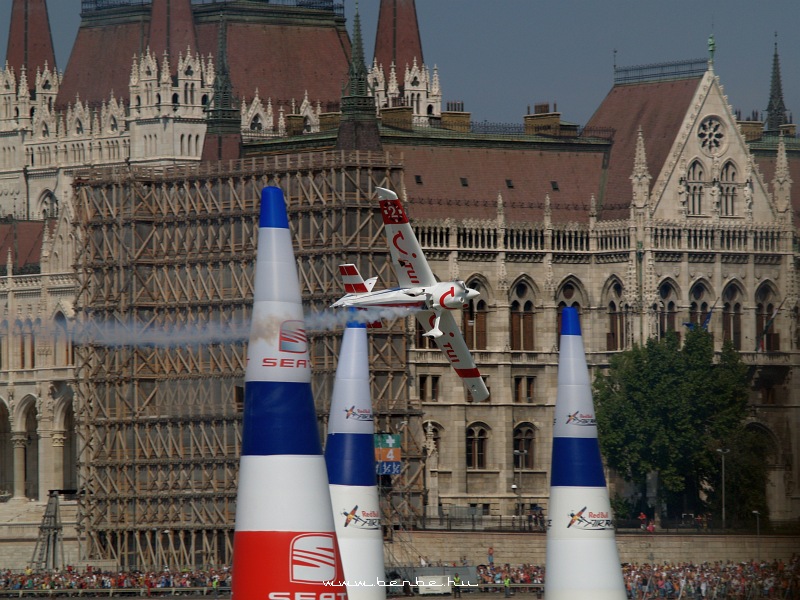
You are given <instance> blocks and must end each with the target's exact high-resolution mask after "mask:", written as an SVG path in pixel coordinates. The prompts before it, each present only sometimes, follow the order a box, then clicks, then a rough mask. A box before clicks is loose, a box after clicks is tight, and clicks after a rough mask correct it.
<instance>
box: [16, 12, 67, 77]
mask: <svg viewBox="0 0 800 600" xmlns="http://www.w3.org/2000/svg"><path fill="white" fill-rule="evenodd" d="M6 60H7V61H8V64H9V66H10V67H12V68H13V69H14V72H15V73H16V74H17V77H19V74H20V71H21V68H22V66H23V65H25V68H26V69H27V72H28V85H29V87H30V88H33V87H34V86H35V85H36V69H37V68H39V69H43V68H44V64H45V63H47V64H48V65H49V67H50V69H51V70H54V69H55V68H56V56H55V52H54V51H53V38H52V36H51V34H50V21H49V19H48V17H47V3H46V2H45V0H14V4H13V5H12V6H11V27H10V28H9V33H8V46H7V47H6Z"/></svg>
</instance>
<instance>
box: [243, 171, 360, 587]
mask: <svg viewBox="0 0 800 600" xmlns="http://www.w3.org/2000/svg"><path fill="white" fill-rule="evenodd" d="M244 379H245V383H244V414H243V418H242V457H241V461H240V463H239V489H238V495H237V503H236V527H235V531H234V537H233V584H232V585H233V590H232V591H233V596H234V598H236V599H237V600H248V599H250V598H281V599H284V598H285V599H292V598H299V597H300V596H301V595H303V594H306V595H305V596H303V597H313V598H319V599H321V598H326V599H328V600H344V599H345V598H346V597H347V592H346V589H345V587H344V584H343V582H342V579H343V573H342V567H341V560H340V557H339V550H338V544H337V542H336V533H335V527H334V523H333V516H332V515H331V500H330V491H329V489H328V474H327V470H326V468H325V458H324V457H323V455H322V445H321V444H320V439H319V431H318V429H317V417H316V412H315V409H314V399H313V397H312V394H311V363H310V360H309V353H308V341H307V338H306V329H305V321H304V318H303V305H302V302H301V298H300V287H299V284H298V278H297V266H296V264H295V259H294V252H293V250H292V238H291V235H290V232H289V222H288V218H287V214H286V204H285V201H284V198H283V192H282V191H281V189H280V188H277V187H267V188H264V189H263V190H262V193H261V216H260V219H259V230H258V253H257V256H256V265H255V282H254V297H253V312H252V323H251V327H250V343H249V345H248V348H247V366H246V369H245V377H244Z"/></svg>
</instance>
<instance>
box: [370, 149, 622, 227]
mask: <svg viewBox="0 0 800 600" xmlns="http://www.w3.org/2000/svg"><path fill="white" fill-rule="evenodd" d="M383 145H384V149H385V150H386V151H388V152H390V153H391V154H392V155H395V156H399V155H400V154H402V155H403V163H404V164H405V187H406V192H407V193H408V201H409V205H410V206H411V209H410V210H411V214H412V216H413V217H414V218H417V219H433V218H447V217H457V218H463V219H470V218H473V219H494V218H496V215H497V195H498V193H499V194H502V197H503V203H504V210H505V218H506V222H515V221H517V222H519V221H528V222H541V221H543V220H544V209H543V206H544V201H545V196H546V195H548V194H549V195H550V202H551V210H552V220H553V222H554V223H566V222H588V220H589V206H590V202H591V197H592V194H594V195H595V197H597V196H598V194H599V191H600V184H601V178H602V172H603V156H604V152H605V150H606V149H607V146H605V145H603V146H599V147H596V148H594V149H586V148H585V147H584V148H580V149H579V148H576V149H571V148H564V147H563V146H561V147H558V148H546V147H541V146H540V147H533V145H530V144H526V145H520V147H519V148H496V147H495V148H493V147H489V146H486V145H483V147H481V146H482V145H481V144H479V143H477V144H475V145H474V146H471V147H458V148H453V147H451V146H446V145H422V144H415V145H414V146H399V145H393V144H392V140H391V139H390V138H386V137H384V138H383ZM417 176H419V177H420V178H421V181H422V183H416V177H417ZM462 178H465V179H466V183H467V185H466V186H464V185H463V183H462V181H461V180H462ZM507 180H509V181H510V184H511V185H513V187H509V183H508V182H507ZM553 183H555V184H556V185H557V187H558V191H556V190H554V189H553Z"/></svg>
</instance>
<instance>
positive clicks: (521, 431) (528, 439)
mask: <svg viewBox="0 0 800 600" xmlns="http://www.w3.org/2000/svg"><path fill="white" fill-rule="evenodd" d="M535 439H536V430H535V429H534V427H533V425H531V424H530V423H523V424H521V425H518V426H517V427H515V428H514V468H515V469H533V459H534V456H533V449H534V446H533V443H534V441H535Z"/></svg>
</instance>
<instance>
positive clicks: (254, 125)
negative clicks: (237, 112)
mask: <svg viewBox="0 0 800 600" xmlns="http://www.w3.org/2000/svg"><path fill="white" fill-rule="evenodd" d="M262 129H264V124H263V123H262V122H261V116H260V115H255V116H253V120H252V121H250V131H261V130H262Z"/></svg>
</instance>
